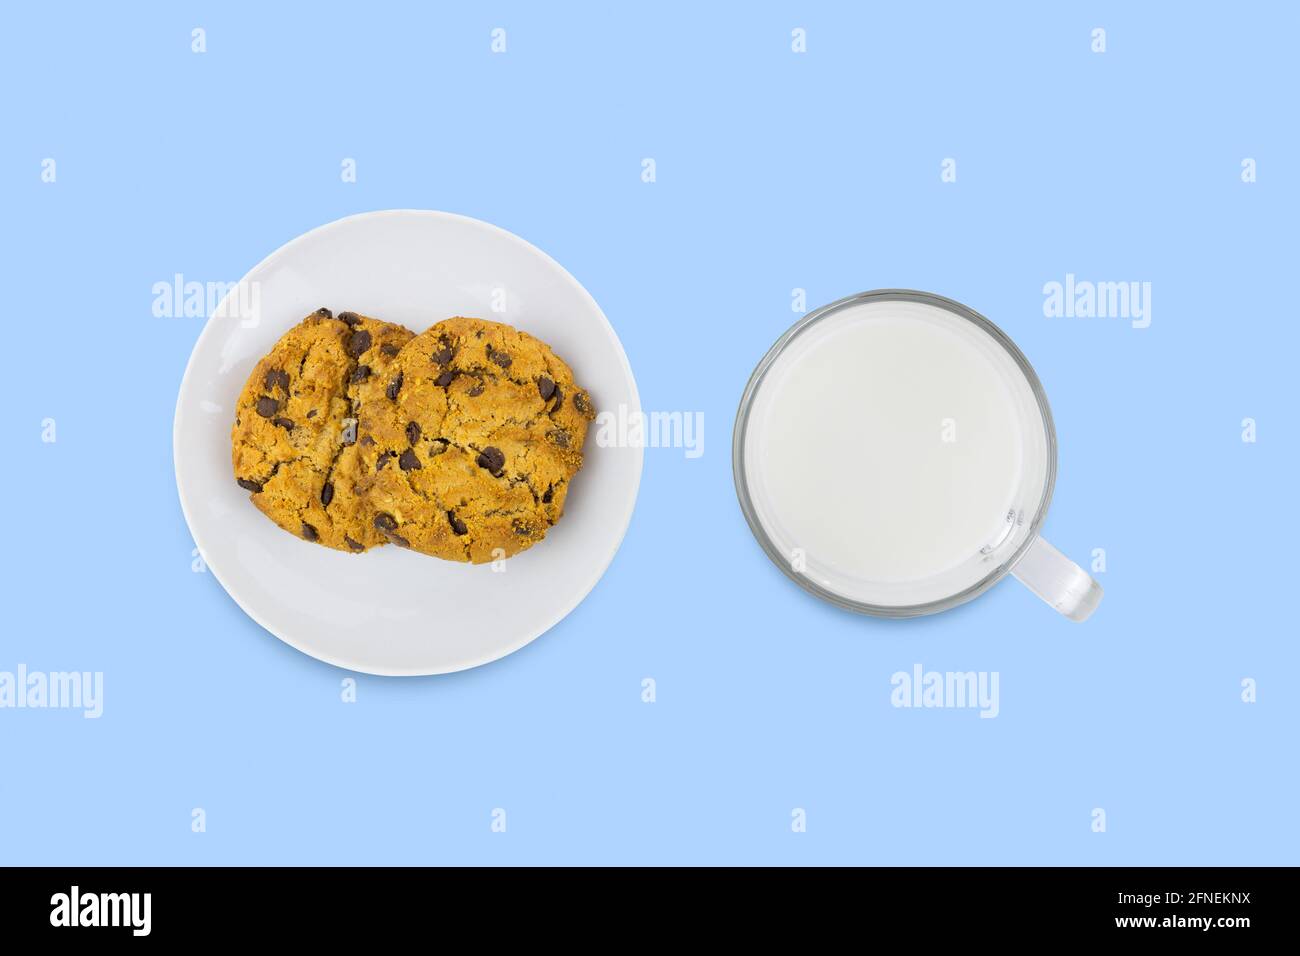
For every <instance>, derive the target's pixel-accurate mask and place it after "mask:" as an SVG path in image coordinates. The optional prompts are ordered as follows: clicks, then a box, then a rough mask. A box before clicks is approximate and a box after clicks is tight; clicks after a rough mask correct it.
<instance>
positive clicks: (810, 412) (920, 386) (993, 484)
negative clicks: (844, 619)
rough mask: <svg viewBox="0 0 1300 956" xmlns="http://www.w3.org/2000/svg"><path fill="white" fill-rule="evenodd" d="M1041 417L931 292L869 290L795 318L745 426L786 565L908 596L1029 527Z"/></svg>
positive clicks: (918, 598) (919, 599)
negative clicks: (873, 297)
mask: <svg viewBox="0 0 1300 956" xmlns="http://www.w3.org/2000/svg"><path fill="white" fill-rule="evenodd" d="M1047 427H1048V426H1047V425H1046V423H1045V420H1044V418H1043V415H1042V412H1041V410H1040V407H1039V405H1038V401H1037V399H1036V397H1035V395H1034V391H1033V388H1032V386H1031V385H1030V384H1029V381H1028V379H1027V378H1026V376H1025V373H1024V372H1023V371H1022V370H1021V368H1020V366H1019V364H1018V363H1017V362H1016V360H1015V359H1014V358H1013V357H1012V355H1011V354H1010V353H1009V352H1008V351H1007V349H1006V348H1004V347H1003V346H1002V345H1001V344H1000V343H999V342H998V341H997V340H996V339H994V338H993V336H992V335H991V334H990V333H988V332H987V331H985V330H984V329H983V328H981V327H980V326H979V325H976V324H975V323H974V322H971V321H969V320H967V319H965V318H963V317H962V316H960V315H956V314H954V313H952V312H949V311H948V310H946V309H943V308H940V307H938V306H935V305H931V304H928V303H919V302H910V301H867V302H863V303H859V304H855V305H850V306H849V307H847V308H844V309H841V310H839V311H837V312H834V313H832V314H830V315H828V316H825V317H823V318H821V319H819V320H817V321H815V322H813V323H810V324H809V325H807V326H805V327H804V328H803V329H802V330H801V331H800V332H799V333H797V334H796V336H795V337H794V338H793V339H792V340H791V341H790V342H789V343H788V344H787V346H786V347H785V349H784V350H783V351H781V353H780V354H779V355H778V356H777V358H776V359H775V361H774V362H773V364H772V365H771V366H770V367H769V369H768V370H767V373H766V375H765V376H764V378H763V380H762V383H761V384H760V386H759V388H758V390H757V392H756V393H755V396H754V401H753V405H752V407H751V410H750V415H749V419H748V422H747V424H746V433H745V451H744V454H745V468H746V475H747V480H748V485H749V492H750V495H751V498H752V501H753V506H754V511H755V514H756V515H757V517H758V519H759V521H760V522H761V523H762V524H763V526H764V529H765V530H766V531H767V534H768V536H769V538H770V539H771V541H772V543H773V545H774V546H775V547H776V548H778V549H779V550H780V551H781V553H782V555H783V556H785V557H787V558H788V559H789V560H790V561H791V562H792V565H794V566H795V567H796V570H800V571H801V573H805V574H808V575H810V576H811V577H812V578H813V579H814V580H815V581H817V582H818V583H819V584H821V585H822V586H823V587H826V588H828V589H830V590H831V591H833V592H835V593H837V594H839V595H841V596H843V597H846V598H848V599H850V600H854V601H860V602H865V603H871V604H877V605H881V606H905V605H913V604H922V603H926V602H929V601H936V600H942V599H944V598H946V597H949V596H951V595H954V594H958V593H960V592H961V591H963V590H964V589H966V588H969V587H971V586H972V585H975V584H977V583H978V582H980V581H981V580H983V579H985V578H986V577H987V576H988V575H989V574H990V573H991V572H992V571H993V570H995V569H996V568H997V567H998V566H999V564H1000V563H1001V562H1003V561H1005V560H1007V559H1008V558H1009V557H1010V556H1011V555H1012V554H1013V553H1014V551H1015V549H1016V547H1017V546H1018V545H1019V544H1020V543H1021V542H1023V541H1024V540H1025V539H1026V537H1027V536H1028V534H1029V528H1028V526H1027V524H1028V521H1030V520H1032V518H1033V516H1034V514H1036V513H1037V511H1038V506H1039V504H1040V503H1041V498H1042V496H1043V494H1044V490H1045V488H1046V487H1047V484H1048V481H1049V476H1048V465H1047Z"/></svg>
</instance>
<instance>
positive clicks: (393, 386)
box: [384, 372, 402, 402]
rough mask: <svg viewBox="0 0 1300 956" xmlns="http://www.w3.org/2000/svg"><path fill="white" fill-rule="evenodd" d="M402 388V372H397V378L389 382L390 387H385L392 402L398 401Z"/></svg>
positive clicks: (385, 391) (386, 393)
mask: <svg viewBox="0 0 1300 956" xmlns="http://www.w3.org/2000/svg"><path fill="white" fill-rule="evenodd" d="M401 390H402V373H401V372H398V373H397V378H395V379H393V380H392V381H391V382H389V383H388V388H386V389H384V394H385V395H387V396H388V400H389V401H390V402H395V401H397V393H398V392H400V391H401Z"/></svg>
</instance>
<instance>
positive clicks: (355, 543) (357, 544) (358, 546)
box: [343, 535, 366, 551]
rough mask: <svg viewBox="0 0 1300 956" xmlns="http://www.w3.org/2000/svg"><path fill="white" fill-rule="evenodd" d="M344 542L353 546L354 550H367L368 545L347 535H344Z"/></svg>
mask: <svg viewBox="0 0 1300 956" xmlns="http://www.w3.org/2000/svg"><path fill="white" fill-rule="evenodd" d="M343 543H344V544H346V545H347V546H348V547H349V548H351V549H352V550H353V551H364V550H366V546H365V545H364V544H362V543H361V542H360V541H353V540H352V539H351V538H349V537H348V536H347V535H344V536H343Z"/></svg>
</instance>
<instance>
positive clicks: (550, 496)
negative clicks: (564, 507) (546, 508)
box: [542, 485, 555, 505]
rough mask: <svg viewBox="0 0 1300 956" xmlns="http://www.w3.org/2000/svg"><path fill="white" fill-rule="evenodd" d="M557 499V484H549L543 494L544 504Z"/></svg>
mask: <svg viewBox="0 0 1300 956" xmlns="http://www.w3.org/2000/svg"><path fill="white" fill-rule="evenodd" d="M554 499H555V486H554V485H547V486H546V491H545V492H544V493H543V494H542V504H544V505H549V504H550V503H551V502H552V501H553V500H554Z"/></svg>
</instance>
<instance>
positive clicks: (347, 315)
mask: <svg viewBox="0 0 1300 956" xmlns="http://www.w3.org/2000/svg"><path fill="white" fill-rule="evenodd" d="M339 321H340V322H346V323H347V324H348V325H356V324H357V323H358V322H360V321H361V316H359V315H357V314H356V313H355V312H340V313H339Z"/></svg>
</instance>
